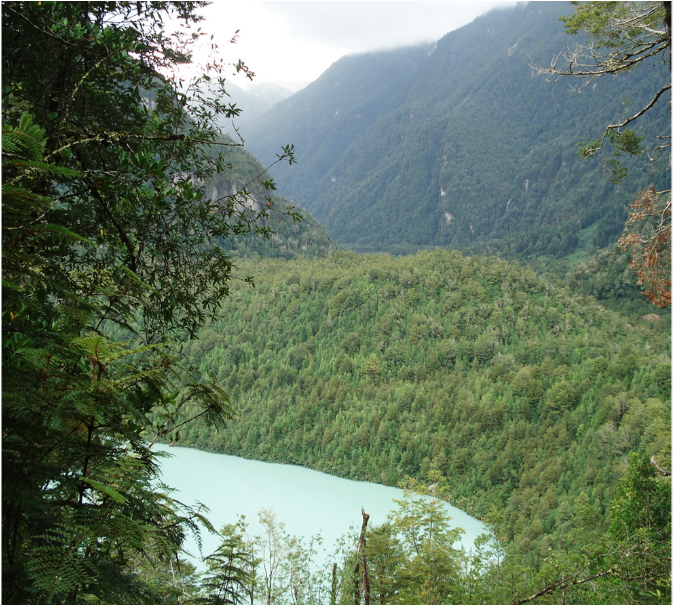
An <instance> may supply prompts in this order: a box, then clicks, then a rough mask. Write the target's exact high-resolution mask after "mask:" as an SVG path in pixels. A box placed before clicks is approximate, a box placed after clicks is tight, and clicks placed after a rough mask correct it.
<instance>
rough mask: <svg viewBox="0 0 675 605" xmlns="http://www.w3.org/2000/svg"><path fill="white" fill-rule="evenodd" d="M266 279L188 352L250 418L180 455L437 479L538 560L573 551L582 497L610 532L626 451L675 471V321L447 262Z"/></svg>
mask: <svg viewBox="0 0 675 605" xmlns="http://www.w3.org/2000/svg"><path fill="white" fill-rule="evenodd" d="M242 267H244V268H246V269H248V268H249V267H250V268H251V269H253V268H254V267H253V266H252V265H248V264H244V265H242ZM255 272H256V282H257V286H256V288H255V289H249V288H248V287H246V286H245V285H243V284H242V285H240V286H238V287H237V289H236V290H233V292H232V296H231V298H230V300H229V301H228V303H227V304H226V306H225V307H224V314H223V315H224V318H223V319H222V320H218V321H214V322H213V323H211V324H210V325H208V326H206V327H205V328H204V329H203V330H202V331H201V333H200V339H199V340H197V341H194V342H193V343H192V344H190V345H186V346H185V347H184V348H183V349H182V353H183V355H185V356H186V358H187V359H188V360H190V361H191V362H194V363H195V364H197V366H198V367H199V369H200V371H201V372H202V373H204V374H206V373H207V372H212V373H214V374H215V375H216V376H217V378H218V380H219V381H222V383H223V384H224V385H226V388H227V389H228V391H229V393H230V395H231V400H232V403H233V405H234V407H235V410H236V412H237V418H236V420H235V421H233V422H231V423H229V424H228V426H227V428H226V429H225V430H222V431H219V432H214V431H211V430H210V429H208V428H206V427H205V426H199V425H198V424H193V425H191V426H190V427H188V428H187V429H186V430H185V431H183V430H181V434H182V438H181V444H182V445H191V446H194V447H198V448H200V449H206V450H210V451H217V452H224V453H229V454H235V455H239V456H244V457H249V458H255V459H259V460H269V461H275V462H285V463H293V464H301V465H304V466H309V467H312V468H315V469H318V470H323V471H326V472H330V473H333V474H337V475H340V476H344V477H349V478H352V479H362V480H370V481H376V482H382V483H385V484H389V485H396V484H397V483H398V482H399V481H401V480H402V479H404V477H405V476H407V475H410V476H414V477H420V478H423V477H426V476H428V474H429V472H430V471H438V472H440V474H441V475H442V476H443V477H444V478H445V479H446V480H447V482H448V485H449V488H450V501H451V502H452V503H453V504H455V505H457V506H458V507H460V508H462V509H463V510H466V511H467V512H469V513H471V514H473V515H476V516H478V517H481V518H487V519H488V520H490V521H491V522H493V523H495V524H496V528H497V531H498V532H499V535H501V536H504V537H506V538H508V540H509V542H510V543H511V546H510V548H511V552H512V553H514V554H515V553H517V554H518V555H519V557H520V558H521V560H523V561H526V562H529V563H537V562H539V561H540V560H541V559H542V558H544V557H546V555H547V552H548V549H549V548H551V547H553V546H554V545H555V546H556V548H557V547H558V546H559V545H560V544H561V543H564V542H565V540H566V537H565V536H566V533H567V532H568V531H569V524H568V520H569V515H570V511H571V510H572V508H573V507H574V503H575V502H577V501H578V499H579V498H580V497H582V494H583V497H584V498H587V499H588V502H589V503H591V505H592V506H593V507H594V510H595V511H596V513H597V515H599V517H600V518H601V519H604V520H605V522H606V521H607V520H608V519H609V516H610V505H611V503H612V498H613V496H614V490H615V489H616V485H617V482H618V480H619V478H620V476H621V474H622V468H624V467H625V466H626V464H627V456H628V454H629V452H631V451H634V450H642V451H645V452H647V453H649V454H650V455H654V456H656V459H657V460H658V461H659V464H660V465H662V466H664V467H666V468H670V399H669V394H670V346H669V334H670V329H669V326H670V320H669V315H668V314H667V313H662V315H661V318H660V319H659V320H658V321H657V322H656V323H653V322H652V321H649V320H650V319H653V318H650V317H647V318H646V319H637V318H636V320H635V321H628V320H627V319H626V318H624V317H622V316H620V315H618V314H616V313H614V312H612V311H608V310H606V309H605V308H604V307H602V306H601V305H599V304H598V303H597V302H596V300H595V299H594V298H592V297H587V298H585V297H582V296H577V295H574V294H572V293H571V292H570V291H569V289H567V288H562V287H555V286H552V285H551V284H549V283H547V282H546V281H544V280H542V279H541V278H539V277H537V276H536V275H535V274H534V273H533V272H532V271H531V270H527V269H524V268H522V267H520V266H519V265H518V264H508V263H505V262H502V261H499V260H496V259H494V258H486V259H478V258H476V257H463V256H462V255H461V254H460V253H459V252H447V251H445V252H444V251H440V250H436V251H434V252H425V253H418V254H417V255H415V256H411V257H405V258H399V259H393V258H391V257H389V256H357V255H355V254H353V253H345V252H339V253H336V254H334V255H332V256H331V257H329V258H327V259H324V260H317V261H311V262H307V261H292V262H288V263H286V262H283V263H282V262H279V261H277V262H273V261H268V260H262V261H259V262H257V263H256V264H255ZM656 317H657V318H658V316H656ZM570 547H572V545H570Z"/></svg>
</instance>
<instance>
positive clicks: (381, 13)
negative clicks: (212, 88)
mask: <svg viewBox="0 0 675 605" xmlns="http://www.w3.org/2000/svg"><path fill="white" fill-rule="evenodd" d="M514 4H515V2H389V1H367V2H352V1H346V2H335V1H327V2H323V1H319V2H297V1H296V2H287V1H279V2H253V1H249V2H242V1H241V0H238V1H236V2H233V1H225V2H215V3H213V4H212V5H211V6H209V7H207V8H205V9H204V10H203V11H202V13H203V14H204V15H205V17H206V20H205V21H204V23H202V28H203V29H204V30H205V31H207V32H209V33H213V34H214V35H215V36H216V39H217V41H218V43H219V46H220V48H221V52H222V55H223V56H224V57H225V59H226V60H227V61H229V62H232V63H236V61H237V60H238V59H242V60H243V61H244V62H245V63H246V64H247V65H248V66H249V67H251V69H253V71H255V72H256V74H257V76H258V80H260V81H264V80H271V81H277V82H299V81H304V82H310V81H312V80H315V79H316V78H318V77H319V76H320V75H321V73H323V72H324V71H325V70H326V69H328V67H330V65H331V64H332V63H333V62H335V61H337V60H338V59H339V58H340V57H342V56H344V55H347V54H351V53H358V52H365V51H371V50H382V49H390V48H396V47H401V46H409V45H413V44H416V43H419V42H433V41H436V40H439V39H440V38H442V37H443V36H444V35H445V34H446V33H448V32H450V31H452V30H454V29H457V28H459V27H461V26H463V25H465V24H466V23H469V22H470V21H472V20H473V19H475V18H476V17H477V16H479V15H481V14H483V13H486V12H488V11H489V10H490V9H492V8H494V7H497V6H505V5H506V6H508V5H514ZM237 29H238V30H240V34H239V39H238V41H237V43H236V44H235V45H231V44H229V43H228V41H229V39H230V38H231V37H232V34H233V33H234V32H235V31H236V30H237ZM237 81H238V82H240V80H237Z"/></svg>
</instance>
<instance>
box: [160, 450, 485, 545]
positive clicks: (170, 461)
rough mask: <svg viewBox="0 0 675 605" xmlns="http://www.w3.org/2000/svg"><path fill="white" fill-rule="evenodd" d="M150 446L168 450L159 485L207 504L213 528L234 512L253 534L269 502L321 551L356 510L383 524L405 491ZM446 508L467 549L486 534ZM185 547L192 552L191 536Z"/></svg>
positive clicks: (356, 518) (207, 539) (211, 539)
mask: <svg viewBox="0 0 675 605" xmlns="http://www.w3.org/2000/svg"><path fill="white" fill-rule="evenodd" d="M154 449H156V450H161V451H164V452H168V453H169V454H171V456H172V457H171V458H164V459H162V460H160V465H161V469H162V479H163V481H164V483H166V484H167V485H169V486H170V487H173V488H175V489H176V490H177V491H176V492H174V493H173V497H174V498H175V499H176V500H179V501H181V502H183V503H184V504H194V503H195V502H196V501H198V502H201V503H202V504H205V505H206V506H207V507H208V508H209V509H210V512H209V513H208V515H207V517H208V519H209V520H210V521H211V523H213V525H214V527H215V528H216V529H218V530H220V529H221V528H222V527H223V526H224V525H225V524H227V523H235V522H236V520H237V515H245V516H246V520H247V521H248V522H249V523H250V526H251V532H252V533H256V531H258V529H259V526H258V524H257V515H258V512H260V511H261V510H262V509H263V508H268V509H271V510H272V511H273V512H274V513H275V514H276V517H277V520H278V521H280V522H283V523H285V525H286V531H287V532H288V533H289V534H291V535H294V536H298V537H301V536H302V537H304V538H305V542H306V543H307V542H308V541H309V538H311V537H312V536H315V535H317V534H321V536H322V537H323V548H324V550H325V552H326V553H331V552H333V546H334V543H335V541H336V540H337V539H338V538H340V537H341V536H343V535H344V534H346V533H347V532H348V531H349V530H350V527H352V526H353V527H354V528H357V529H360V528H361V521H362V518H361V508H363V509H364V510H365V511H366V513H367V514H369V515H370V520H369V522H368V524H369V526H375V525H380V524H382V523H384V522H385V520H386V518H387V514H388V513H389V512H390V511H392V510H393V509H394V508H395V507H396V503H395V502H393V499H394V498H397V499H401V498H402V497H403V491H402V490H400V489H397V488H394V487H386V486H384V485H378V484H376V483H367V482H364V481H350V480H349V479H341V478H339V477H334V476H332V475H327V474H325V473H320V472H318V471H313V470H309V469H306V468H303V467H300V466H293V465H290V464H272V463H269V462H258V461H255V460H245V459H244V458H237V457H236V456H227V455H225V454H211V453H208V452H202V451H200V450H195V449H190V448H183V447H168V446H166V445H161V444H157V445H156V446H155V447H154ZM446 506H447V510H448V513H449V514H450V516H451V517H452V525H453V527H461V528H462V529H464V530H465V532H466V533H465V534H464V536H463V537H462V546H464V548H465V549H469V548H471V546H472V545H473V541H474V540H475V538H476V537H478V536H479V535H480V534H482V533H486V531H487V530H486V528H485V526H484V525H483V523H481V522H480V521H478V520H477V519H474V518H473V517H471V516H470V515H467V514H466V513H465V512H464V511H462V510H460V509H458V508H456V507H454V506H451V505H449V504H447V505H446ZM203 540H204V548H203V554H204V555H207V554H210V553H211V552H213V551H214V550H215V549H216V547H217V546H218V544H219V539H218V537H217V536H212V535H209V534H204V535H203ZM188 550H190V551H191V552H192V553H193V554H196V552H197V551H196V547H195V546H194V542H191V543H190V544H189V545H188Z"/></svg>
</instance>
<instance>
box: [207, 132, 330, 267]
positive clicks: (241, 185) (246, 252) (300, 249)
mask: <svg viewBox="0 0 675 605" xmlns="http://www.w3.org/2000/svg"><path fill="white" fill-rule="evenodd" d="M223 141H226V142H230V143H231V144H232V143H233V141H232V139H231V138H229V137H227V136H226V135H224V138H223ZM224 149H225V150H226V152H225V153H226V159H227V161H228V163H229V165H230V168H231V170H230V172H228V173H226V174H225V173H222V174H220V175H219V176H218V178H217V179H216V180H215V182H213V183H212V184H211V188H210V195H211V196H212V198H214V199H218V198H223V197H227V196H231V195H238V193H237V192H241V191H242V190H244V189H245V190H246V192H247V196H246V199H245V198H244V196H241V199H242V203H243V204H246V205H247V206H248V207H249V208H250V209H251V210H253V211H259V210H260V209H261V208H264V207H265V206H268V205H269V203H270V202H273V204H272V205H273V209H272V210H271V211H269V216H268V217H267V218H261V220H260V227H264V228H269V229H271V230H272V233H271V234H269V236H265V235H264V234H240V235H233V236H232V237H230V238H229V239H227V240H223V241H221V242H220V245H221V247H222V248H223V249H225V250H227V251H228V252H229V254H230V255H232V256H234V257H253V258H257V257H259V256H262V257H266V258H286V259H290V258H312V257H320V256H324V255H325V254H326V253H328V252H330V251H333V250H335V249H336V245H335V244H334V243H333V241H332V240H331V239H330V237H328V235H327V234H326V230H325V229H324V228H323V227H322V226H321V225H320V224H319V223H318V222H317V221H316V220H315V219H314V218H313V217H312V216H311V215H310V214H309V213H307V212H306V211H305V210H303V209H302V208H299V207H297V206H295V205H293V204H289V202H288V201H287V200H286V199H285V198H284V197H281V196H278V195H276V194H275V193H274V192H273V190H266V189H265V188H264V187H263V186H262V184H261V183H262V181H263V179H265V180H266V179H268V178H269V174H267V172H266V170H265V168H264V167H263V166H262V165H261V163H260V162H259V161H258V160H257V158H255V157H254V156H253V155H252V154H251V153H250V152H249V151H247V150H245V149H243V148H242V147H237V146H235V145H232V146H230V147H224ZM293 213H295V214H297V215H298V216H297V218H298V219H299V220H295V219H294V218H293V216H292V214H293Z"/></svg>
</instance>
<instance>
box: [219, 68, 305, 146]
mask: <svg viewBox="0 0 675 605" xmlns="http://www.w3.org/2000/svg"><path fill="white" fill-rule="evenodd" d="M226 88H227V94H228V97H229V98H228V99H227V103H228V104H229V103H232V104H234V105H236V106H237V108H238V109H241V114H240V115H239V116H238V117H237V118H236V119H235V120H234V126H236V127H237V128H239V127H240V126H241V125H242V124H246V123H247V122H249V121H251V120H254V119H256V118H258V117H260V116H262V115H263V114H264V113H265V112H267V111H268V110H269V109H270V108H271V107H272V106H273V105H275V104H276V103H278V102H279V101H282V100H284V99H287V98H288V97H290V96H291V95H292V94H293V93H295V92H296V90H297V87H296V88H293V87H291V86H288V85H285V84H279V83H277V82H254V83H252V84H251V85H249V86H248V88H246V89H244V88H242V87H241V86H238V85H237V84H235V83H234V82H231V81H229V82H228V83H227V86H226ZM219 126H220V128H221V129H222V130H223V131H224V132H226V133H228V134H230V135H234V134H235V130H234V127H233V121H232V120H231V119H225V118H221V120H220V122H219Z"/></svg>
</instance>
